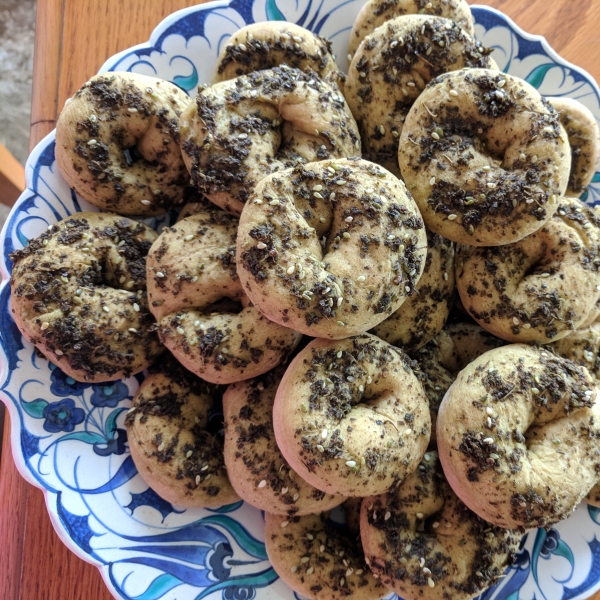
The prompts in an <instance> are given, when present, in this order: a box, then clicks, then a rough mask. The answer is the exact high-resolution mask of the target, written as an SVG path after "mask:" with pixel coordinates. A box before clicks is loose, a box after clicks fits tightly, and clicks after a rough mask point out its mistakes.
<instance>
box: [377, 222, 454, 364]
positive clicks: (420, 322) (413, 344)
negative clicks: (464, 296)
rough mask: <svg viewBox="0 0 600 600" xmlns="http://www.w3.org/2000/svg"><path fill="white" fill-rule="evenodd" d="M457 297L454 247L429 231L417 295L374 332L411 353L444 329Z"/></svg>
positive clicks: (411, 297) (380, 324)
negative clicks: (455, 294) (455, 293)
mask: <svg viewBox="0 0 600 600" xmlns="http://www.w3.org/2000/svg"><path fill="white" fill-rule="evenodd" d="M453 297H454V244H453V243H452V242H450V241H448V240H446V239H444V238H443V237H442V236H441V235H438V234H437V233H431V232H430V231H427V258H426V259H425V270H424V271H423V275H421V279H419V282H418V283H417V285H416V287H415V293H414V294H413V295H412V296H410V297H409V298H407V299H406V300H405V301H404V302H403V303H402V305H401V306H400V308H399V309H398V310H397V311H396V312H395V313H393V314H392V315H390V316H389V317H388V318H387V319H386V320H385V321H382V322H381V323H379V325H376V326H375V327H374V328H373V330H372V333H374V334H375V335H376V336H378V337H380V338H381V339H382V340H385V341H386V342H388V343H390V344H392V345H393V346H398V347H399V348H402V349H403V350H405V351H406V352H408V353H409V354H410V353H411V352H414V351H415V350H418V349H419V348H421V347H422V346H424V345H425V344H427V342H429V341H430V340H432V339H433V338H434V337H435V336H436V335H437V334H438V333H439V332H440V331H441V329H442V327H443V326H444V323H445V322H446V319H447V318H448V315H449V314H450V309H451V308H452V304H453Z"/></svg>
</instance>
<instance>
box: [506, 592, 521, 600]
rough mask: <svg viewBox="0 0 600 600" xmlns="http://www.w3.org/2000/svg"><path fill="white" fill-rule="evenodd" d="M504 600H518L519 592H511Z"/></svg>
mask: <svg viewBox="0 0 600 600" xmlns="http://www.w3.org/2000/svg"><path fill="white" fill-rule="evenodd" d="M506 600H519V592H518V591H516V592H513V593H512V594H511V595H510V596H509V597H508V598H507V599H506Z"/></svg>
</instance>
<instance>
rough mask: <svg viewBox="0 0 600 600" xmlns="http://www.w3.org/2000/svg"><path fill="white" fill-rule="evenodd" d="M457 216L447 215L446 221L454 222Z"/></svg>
mask: <svg viewBox="0 0 600 600" xmlns="http://www.w3.org/2000/svg"><path fill="white" fill-rule="evenodd" d="M457 216H458V215H455V214H454V213H452V214H450V215H448V221H454V219H456V217H457Z"/></svg>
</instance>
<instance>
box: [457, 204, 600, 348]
mask: <svg viewBox="0 0 600 600" xmlns="http://www.w3.org/2000/svg"><path fill="white" fill-rule="evenodd" d="M557 206H558V211H557V212H556V213H555V215H554V216H553V217H552V218H551V219H550V220H549V221H548V222H546V223H545V224H544V225H542V227H540V229H538V230H537V231H536V232H534V233H532V234H529V235H528V236H526V237H525V238H523V239H522V240H520V241H518V242H515V243H512V244H507V245H505V246H496V247H490V248H477V247H474V246H461V247H459V249H458V252H457V258H456V286H457V289H458V292H459V294H460V298H461V300H462V303H463V306H464V307H465V308H466V309H467V311H468V312H469V314H470V315H471V316H472V317H473V318H474V319H475V320H476V321H477V322H478V323H479V324H480V325H481V326H482V327H483V328H485V329H487V330H488V331H489V332H490V333H493V334H494V335H495V336H497V337H500V338H502V339H504V340H507V341H509V342H533V341H535V342H540V343H542V344H544V343H548V342H551V341H556V340H559V339H560V338H563V337H565V336H567V335H569V333H571V332H572V331H574V330H576V329H578V328H579V327H580V326H582V325H583V324H584V322H585V321H586V319H587V318H588V315H589V314H590V313H591V312H592V311H593V310H594V307H595V304H596V302H597V301H598V300H599V299H600V270H599V267H600V229H599V227H600V221H599V220H598V218H597V217H596V216H595V214H594V211H593V210H592V209H591V208H590V207H589V206H587V205H586V204H584V203H582V202H581V201H579V200H577V199H575V198H562V199H561V200H559V202H558V203H557Z"/></svg>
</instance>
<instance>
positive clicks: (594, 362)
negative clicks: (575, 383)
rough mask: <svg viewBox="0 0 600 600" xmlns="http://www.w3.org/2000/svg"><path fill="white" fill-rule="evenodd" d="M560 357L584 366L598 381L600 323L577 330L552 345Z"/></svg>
mask: <svg viewBox="0 0 600 600" xmlns="http://www.w3.org/2000/svg"><path fill="white" fill-rule="evenodd" d="M550 348H552V349H553V350H554V352H556V353H557V354H559V355H560V356H563V357H564V358H568V359H569V360H572V361H573V362H575V363H577V364H578V365H583V366H584V367H586V368H587V369H588V371H589V372H590V374H591V375H592V376H593V377H595V378H596V379H600V323H593V324H592V325H589V326H588V327H585V328H583V329H577V330H576V331H573V332H572V333H570V334H569V335H567V336H566V337H564V338H562V339H561V340H558V342H553V343H552V344H550Z"/></svg>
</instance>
